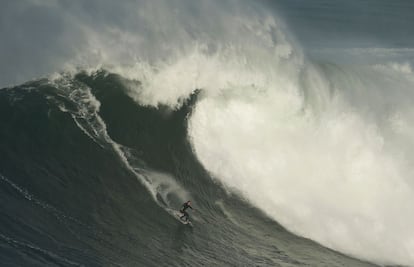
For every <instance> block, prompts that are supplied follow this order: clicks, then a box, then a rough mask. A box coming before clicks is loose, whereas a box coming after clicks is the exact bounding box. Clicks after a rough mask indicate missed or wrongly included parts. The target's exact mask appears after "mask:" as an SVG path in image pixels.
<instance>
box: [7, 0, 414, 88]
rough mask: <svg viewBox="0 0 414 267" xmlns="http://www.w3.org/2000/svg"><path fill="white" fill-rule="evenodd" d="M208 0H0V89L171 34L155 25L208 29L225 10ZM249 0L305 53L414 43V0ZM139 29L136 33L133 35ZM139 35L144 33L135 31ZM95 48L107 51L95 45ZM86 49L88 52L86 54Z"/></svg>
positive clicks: (239, 1) (231, 0)
mask: <svg viewBox="0 0 414 267" xmlns="http://www.w3.org/2000/svg"><path fill="white" fill-rule="evenodd" d="M210 2H214V1H210ZM210 2H209V1H190V0H170V1H162V0H154V1H149V0H123V1H110V0H99V1H98V0H87V1H86V0H76V1H65V0H19V1H15V0H2V1H1V3H0V34H1V40H2V41H1V42H0V62H2V64H0V87H5V86H11V85H15V84H19V83H23V82H26V81H28V80H30V79H36V78H38V77H40V76H44V75H47V74H50V73H51V72H55V71H59V70H62V69H64V68H65V67H66V66H67V65H70V64H72V63H73V62H78V63H79V62H81V63H82V62H83V61H88V62H91V61H94V60H95V61H99V58H102V57H106V58H107V59H108V60H110V59H111V56H114V55H110V54H112V52H110V53H109V54H102V51H109V50H113V51H114V52H113V53H116V57H117V58H120V57H121V58H122V57H129V56H130V53H128V51H129V50H133V49H137V48H136V44H138V43H140V42H141V40H140V38H142V37H143V36H144V37H145V38H148V39H150V40H151V38H154V40H153V41H154V42H156V41H157V38H156V35H157V34H159V35H162V34H164V35H167V36H168V34H171V33H168V32H162V30H161V29H162V27H161V26H160V27H158V26H159V25H157V23H159V24H160V25H161V24H171V25H174V24H176V25H175V26H179V25H180V23H181V25H182V24H186V25H185V27H187V28H191V27H192V25H194V24H195V23H197V21H196V20H197V18H200V19H202V21H203V23H205V24H206V25H207V26H206V29H209V28H210V29H212V30H214V27H215V26H214V23H215V21H216V20H218V19H220V16H225V15H226V13H225V12H224V11H223V12H222V13H221V14H210V13H209V3H210ZM154 3H155V4H154ZM219 3H220V5H222V6H223V10H230V9H236V8H237V7H238V6H241V5H246V3H249V4H251V3H253V2H252V1H248V0H228V1H219ZM254 3H255V4H256V5H263V6H265V7H268V10H270V12H273V13H274V14H275V16H278V17H281V18H282V20H283V21H284V22H285V24H286V25H287V27H288V28H289V30H290V31H291V33H292V35H293V36H294V37H295V38H296V39H297V40H298V42H299V43H300V45H301V46H303V47H304V48H305V50H306V49H309V50H317V51H320V50H321V49H324V48H338V47H346V48H349V47H358V48H364V47H387V48H395V47H398V48H401V47H403V48H412V47H414V1H411V0H392V1H391V0H358V1H340V0H309V1H303V0H258V1H257V2H254ZM160 6H163V7H162V8H160ZM152 12H153V13H152ZM166 12H167V13H168V12H171V13H176V14H179V15H180V16H181V14H183V13H185V14H186V15H185V16H184V17H185V18H189V19H188V21H187V20H183V19H182V20H180V19H178V21H174V18H175V17H174V16H172V17H171V18H173V19H168V17H169V16H165V14H166ZM151 13H152V14H151ZM151 16H152V17H151ZM177 17H178V15H177ZM150 23H152V25H151V27H148V25H149V24H150ZM157 29H160V32H157ZM166 29H169V28H166ZM171 29H172V26H171V27H170V30H171ZM138 31H139V32H140V33H141V35H140V36H138V35H134V33H135V32H138ZM146 31H147V32H146ZM143 32H144V33H145V32H146V34H144V35H142V33H143ZM102 46H105V48H106V49H101V48H102ZM86 50H88V51H89V52H88V53H85V51H86ZM86 54H87V56H85V55H86ZM85 57H86V58H85ZM108 57H109V58H108Z"/></svg>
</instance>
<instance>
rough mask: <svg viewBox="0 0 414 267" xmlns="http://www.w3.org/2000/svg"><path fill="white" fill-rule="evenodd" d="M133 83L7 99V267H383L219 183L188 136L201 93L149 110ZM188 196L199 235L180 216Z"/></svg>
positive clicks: (2, 170)
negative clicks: (132, 93) (290, 227)
mask: <svg viewBox="0 0 414 267" xmlns="http://www.w3.org/2000/svg"><path fill="white" fill-rule="evenodd" d="M129 82H131V81H127V80H125V79H123V78H122V77H121V76H118V75H114V74H110V73H107V72H105V71H99V72H96V73H94V74H92V75H87V74H85V73H79V74H77V75H75V76H74V77H71V76H67V77H65V76H62V77H61V78H59V79H57V80H54V81H51V80H47V79H44V80H39V81H33V82H29V83H26V84H23V85H21V86H17V87H14V88H10V89H3V90H0V122H1V128H0V140H1V142H0V151H1V153H0V190H1V193H0V196H1V202H0V205H1V208H0V210H1V219H0V229H1V230H0V262H2V264H3V265H4V266H303V265H305V266H330V267H331V266H371V265H370V264H368V263H364V262H361V261H358V260H355V259H352V258H350V257H347V256H345V255H342V254H340V253H337V252H334V251H332V250H329V249H327V248H324V247H322V246H320V245H318V244H317V243H315V242H313V241H310V240H308V239H304V238H300V237H297V236H295V235H293V234H291V233H289V232H288V231H286V230H285V229H284V228H283V227H281V226H280V225H278V224H277V223H276V222H274V221H273V220H270V219H268V218H267V217H266V216H265V215H264V214H263V213H261V212H260V211H259V210H258V209H256V208H254V207H252V206H251V205H249V204H247V202H245V201H244V200H243V199H241V198H239V197H238V195H236V194H228V193H226V192H225V191H224V190H223V188H222V186H221V185H220V184H218V183H216V182H213V180H212V178H211V177H210V176H209V174H208V173H207V172H206V170H205V169H204V168H203V166H201V164H200V163H199V162H198V160H197V159H196V157H195V155H194V154H193V151H192V147H191V145H190V143H189V141H188V136H187V123H188V121H187V119H188V116H189V115H190V114H191V112H192V109H193V107H194V105H196V103H197V98H198V93H197V92H196V93H195V94H193V95H192V96H191V97H190V98H189V99H188V100H187V101H186V102H185V103H184V105H182V107H181V108H179V109H177V110H171V109H169V108H167V107H163V106H160V107H158V108H154V107H145V106H140V105H138V104H136V102H134V101H133V100H132V99H131V98H130V97H129V96H128V95H127V93H126V92H127V91H128V89H127V87H126V86H125V84H128V83H129ZM138 84H139V83H138ZM258 194H260V192H258ZM187 198H189V199H191V200H192V202H193V206H194V208H195V209H196V211H191V210H190V211H189V213H190V218H191V220H192V222H193V227H189V226H187V225H183V224H182V223H180V222H179V221H177V218H175V217H174V215H172V212H171V211H172V210H178V209H179V208H180V206H181V204H182V202H184V201H186V200H188V199H187Z"/></svg>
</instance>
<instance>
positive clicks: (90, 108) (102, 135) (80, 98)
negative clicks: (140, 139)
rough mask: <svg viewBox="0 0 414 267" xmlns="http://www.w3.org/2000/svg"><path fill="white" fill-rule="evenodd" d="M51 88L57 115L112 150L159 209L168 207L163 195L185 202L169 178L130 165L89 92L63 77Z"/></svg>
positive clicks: (130, 157) (125, 150)
mask: <svg viewBox="0 0 414 267" xmlns="http://www.w3.org/2000/svg"><path fill="white" fill-rule="evenodd" d="M51 84H52V85H53V86H54V87H55V88H56V89H57V90H58V92H59V93H60V95H59V96H60V97H63V99H64V100H62V99H61V98H56V97H54V96H49V97H48V98H49V101H53V102H54V104H56V105H57V106H58V107H59V108H60V110H61V111H63V112H69V113H70V114H71V116H72V118H73V120H74V121H75V123H76V125H77V126H78V127H79V128H80V129H81V130H82V131H83V132H84V133H85V134H86V135H87V136H88V137H89V138H91V139H92V140H93V141H94V142H95V143H97V144H98V145H99V146H101V147H102V148H107V149H110V150H112V151H113V152H114V153H115V154H116V155H117V156H118V157H119V159H120V161H121V162H122V164H123V165H124V166H125V168H126V169H127V170H128V171H130V172H131V173H132V174H133V175H134V176H135V177H136V178H137V179H138V180H139V181H140V182H141V183H142V184H143V185H144V186H145V187H146V188H147V190H148V191H149V192H150V194H151V196H152V197H153V199H154V200H155V201H156V203H158V204H159V205H160V206H163V207H165V206H169V205H170V203H169V199H168V198H167V195H168V194H170V193H174V194H176V195H177V196H178V197H179V198H181V199H186V198H188V193H186V192H185V190H183V189H182V187H181V186H180V185H179V184H178V183H177V181H175V180H174V179H173V177H171V176H169V175H167V174H163V173H160V172H156V171H153V170H149V169H148V168H144V167H142V166H139V165H138V164H133V163H131V161H133V160H134V157H133V155H132V153H130V152H129V149H128V148H127V147H124V146H122V145H120V144H118V143H117V142H115V141H114V140H112V138H111V137H110V136H109V135H108V132H107V127H106V124H105V122H104V120H103V119H102V118H101V116H100V115H99V108H100V102H99V101H98V100H97V99H96V98H95V96H94V95H93V94H92V92H91V88H89V87H88V86H87V85H85V84H83V83H81V82H76V81H75V80H73V79H72V78H71V77H65V76H57V77H55V79H54V80H51ZM67 101H69V102H67Z"/></svg>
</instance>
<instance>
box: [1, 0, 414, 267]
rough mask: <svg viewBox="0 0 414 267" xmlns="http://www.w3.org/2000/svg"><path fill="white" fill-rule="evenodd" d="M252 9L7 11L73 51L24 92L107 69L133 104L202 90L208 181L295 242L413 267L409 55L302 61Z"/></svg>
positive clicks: (219, 4) (161, 4)
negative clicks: (53, 33)
mask: <svg viewBox="0 0 414 267" xmlns="http://www.w3.org/2000/svg"><path fill="white" fill-rule="evenodd" d="M252 2H253V1H197V2H194V1H186V0H174V1H163V0H156V1H139V2H138V5H137V4H136V2H133V1H125V2H124V3H123V4H122V5H118V4H117V5H114V4H111V3H109V1H108V2H107V3H106V2H105V4H102V5H100V4H99V2H98V1H90V2H88V4H86V3H85V4H84V5H80V4H79V3H71V4H69V3H65V4H62V3H59V2H57V1H50V2H48V4H45V3H43V2H40V1H26V2H24V3H26V4H27V6H25V5H24V4H19V5H16V6H13V5H11V6H10V10H12V11H14V12H17V11H19V12H20V13H19V14H22V15H24V14H29V13H30V14H33V13H31V12H34V11H38V12H41V11H44V10H45V9H46V10H48V11H52V10H53V11H55V12H57V13H58V14H59V13H62V14H65V15H64V16H63V18H60V19H58V18H55V17H54V19H56V20H57V21H58V22H59V25H60V26H61V27H62V29H65V31H67V32H69V33H70V36H72V37H73V38H71V39H70V40H66V38H67V36H68V35H64V36H65V37H64V38H63V39H60V42H63V43H65V44H64V45H57V46H55V48H56V47H57V48H59V49H57V50H54V52H53V51H52V52H53V53H50V54H49V53H48V54H47V55H45V58H53V56H54V55H56V54H61V53H60V52H61V50H64V51H65V53H67V55H66V54H64V55H62V57H63V58H61V59H57V60H51V61H50V62H46V63H42V64H40V65H41V66H42V68H40V73H38V72H33V71H32V69H33V66H31V65H30V64H28V66H27V69H25V71H27V74H25V71H23V73H22V75H23V77H25V79H27V77H31V75H35V76H36V75H43V74H45V73H50V72H53V71H60V69H59V68H60V67H62V66H63V68H66V71H67V72H71V71H72V72H74V73H76V72H77V71H78V69H79V68H81V69H92V70H95V69H99V68H101V67H104V68H106V69H108V70H110V71H112V72H114V73H117V74H119V75H121V76H122V77H123V78H125V80H124V81H123V82H124V85H125V86H126V87H127V93H128V95H129V96H130V97H131V98H132V99H134V101H136V103H137V104H139V105H142V106H154V107H159V106H162V105H165V106H168V107H170V108H171V109H172V110H177V109H179V108H180V107H181V106H182V105H183V103H184V102H185V101H186V100H187V99H188V98H189V97H190V95H191V94H192V93H194V92H195V90H197V89H199V90H200V93H199V94H198V97H197V102H196V104H195V106H194V108H193V110H192V112H191V113H190V115H189V117H188V118H187V119H188V139H189V141H190V143H191V145H192V149H193V150H194V153H195V155H196V157H197V158H198V160H199V161H200V162H201V164H202V165H203V166H204V168H205V169H206V170H207V171H208V172H209V173H210V174H211V175H212V177H213V179H214V180H215V181H218V182H219V183H220V184H221V185H222V186H224V187H225V188H226V189H227V190H228V191H229V192H232V193H236V194H239V195H240V196H242V198H244V199H246V200H247V201H248V202H249V203H251V204H253V205H254V206H255V207H257V208H259V209H261V210H262V211H263V212H264V213H265V214H266V215H267V216H269V217H270V218H271V219H273V220H275V221H277V222H279V223H280V224H281V225H282V226H284V227H286V229H288V230H289V231H292V232H293V233H295V234H297V235H299V236H303V237H307V238H310V239H312V240H314V241H316V242H318V243H320V244H322V245H323V246H326V247H329V248H332V249H334V250H337V251H339V252H342V253H345V254H348V255H351V256H354V257H357V258H360V259H364V260H370V261H373V262H376V263H386V264H407V265H414V231H413V225H414V213H413V212H412V210H413V203H414V177H413V175H414V168H413V166H414V164H413V160H412V159H413V158H414V155H413V151H414V127H412V125H411V122H412V121H413V120H414V108H413V105H412V100H413V99H414V91H413V88H414V76H413V73H412V62H410V60H409V59H407V57H404V56H401V53H403V54H404V53H406V54H411V52H410V51H411V50H409V48H401V47H399V48H396V49H395V50H394V49H384V48H381V49H378V48H376V47H372V48H370V47H365V48H364V49H365V50H361V48H355V47H338V46H335V47H330V48H329V49H328V48H323V47H321V48H318V47H316V48H315V45H314V43H312V44H313V46H312V47H311V48H309V50H308V47H306V46H305V47H302V44H301V43H300V40H301V38H300V37H299V38H295V37H292V36H294V35H295V33H294V32H293V33H292V30H291V29H290V27H289V26H290V25H289V24H288V23H287V25H285V23H286V22H283V21H282V20H281V19H280V17H279V16H278V15H276V14H274V13H273V12H271V11H269V10H267V8H268V6H269V4H267V3H262V2H255V3H252ZM22 6H24V7H22ZM29 7H30V8H29ZM109 7H111V8H112V9H110V8H109ZM29 9H30V10H31V12H29ZM91 10H93V12H94V13H93V18H94V19H96V20H94V21H92V20H91V19H89V18H88V13H87V11H91ZM109 10H111V12H113V13H111V12H109ZM63 11H65V13H63ZM309 12H311V11H309ZM12 13H13V12H12ZM109 13H111V16H110V17H111V19H107V17H108V14H109ZM47 14H50V13H47ZM287 21H289V20H287ZM75 22H76V23H75ZM72 23H74V24H72ZM295 25H296V24H295ZM293 26H294V25H293ZM293 26H292V28H293ZM299 32H300V30H299ZM46 39H47V38H46ZM296 40H299V41H296ZM368 43H369V44H372V40H370V42H368ZM67 44H69V45H67ZM38 45H39V44H38ZM364 45H365V46H366V43H364ZM381 45H382V44H381ZM407 49H408V50H407ZM309 51H311V52H312V53H311V54H308V52H309ZM384 54H386V56H384ZM344 55H347V56H344ZM348 55H349V56H348ZM363 57H366V58H367V63H363V62H364V60H362V59H361V58H363ZM69 58H70V60H69ZM344 58H346V60H343V59H344ZM368 59H369V60H368ZM19 79H20V78H19V77H11V78H10V77H2V80H1V81H2V83H3V84H8V83H13V82H16V81H18V80H19ZM96 107H97V109H99V105H98V104H96ZM94 112H95V111H94ZM96 112H97V111H96ZM96 112H95V113H96ZM103 125H104V124H103ZM102 127H103V126H102ZM105 127H106V126H105ZM105 127H103V128H104V129H105V131H106V128H105ZM105 138H106V139H109V137H107V136H106V135H105ZM115 147H116V148H117V149H118V150H119V151H118V150H117V151H118V152H119V153H120V155H124V152H123V151H121V150H120V147H119V146H118V145H114V149H115ZM126 164H129V163H128V162H126ZM129 168H131V169H132V167H129ZM135 171H136V170H135ZM159 176H163V175H161V174H159ZM163 177H164V176H163ZM162 179H164V180H169V179H170V177H168V179H167V178H165V177H164V178H160V179H159V180H162ZM141 180H142V179H141ZM145 181H146V180H145V179H144V182H143V183H144V184H146V182H145ZM155 184H156V183H155ZM165 184H170V186H171V187H174V188H175V187H177V188H179V187H180V186H181V185H179V184H176V183H174V182H170V181H168V182H165ZM148 187H149V188H150V189H149V191H152V189H151V186H148ZM177 191H183V190H182V189H180V188H179V189H177ZM152 194H153V195H155V194H156V193H154V192H152ZM181 194H182V195H185V196H186V197H187V196H188V193H187V192H185V193H181ZM154 198H156V196H155V197H154Z"/></svg>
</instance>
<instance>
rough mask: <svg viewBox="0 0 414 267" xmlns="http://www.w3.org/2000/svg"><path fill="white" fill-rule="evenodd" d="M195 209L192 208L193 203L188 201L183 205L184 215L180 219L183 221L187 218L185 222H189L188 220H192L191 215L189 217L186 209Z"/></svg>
mask: <svg viewBox="0 0 414 267" xmlns="http://www.w3.org/2000/svg"><path fill="white" fill-rule="evenodd" d="M188 208H190V209H193V207H191V201H190V200H189V201H187V202H185V203H184V204H183V206H182V207H181V209H180V212H181V213H182V214H183V216H181V217H180V219H181V220H182V219H183V218H185V221H186V222H187V221H188V219H189V218H190V215H188V213H187V212H186V211H185V210H186V209H188Z"/></svg>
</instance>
